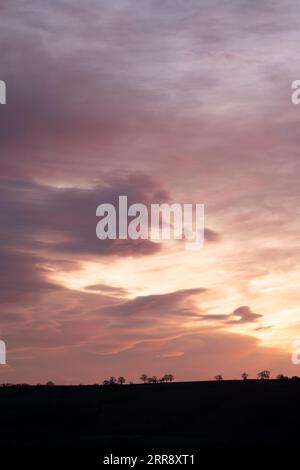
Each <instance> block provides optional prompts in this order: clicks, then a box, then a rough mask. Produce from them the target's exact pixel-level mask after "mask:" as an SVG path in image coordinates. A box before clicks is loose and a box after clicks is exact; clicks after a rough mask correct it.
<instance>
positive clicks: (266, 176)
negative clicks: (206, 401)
mask: <svg viewBox="0 0 300 470" xmlns="http://www.w3.org/2000/svg"><path fill="white" fill-rule="evenodd" d="M299 41H300V3H299V2H298V1H296V0H293V1H292V0H289V1H284V0H274V1H272V2H267V1H261V0H251V1H250V0H235V1H234V0H228V1H223V0H217V1H215V0H201V1H200V0H163V1H161V0H114V1H110V0H86V1H85V2H82V1H79V0H60V1H56V0H51V1H50V0H44V1H38V0H27V1H17V0H2V1H1V5H0V47H1V56H0V79H1V80H4V81H5V82H6V85H7V104H6V105H1V106H0V174H1V180H0V192H1V197H0V205H1V211H0V217H1V229H0V230H1V231H0V236H1V245H0V252H1V253H0V261H1V262H0V270H1V274H0V278H1V290H0V302H1V308H0V339H2V340H4V341H5V342H6V346H7V365H6V366H0V382H26V383H38V382H41V383H44V382H46V381H48V380H53V381H54V382H55V383H67V384H69V383H97V382H102V380H103V379H105V378H107V377H109V376H112V375H113V376H119V375H124V376H125V377H126V378H127V379H128V380H133V381H137V380H138V378H139V376H140V374H141V373H147V374H148V375H157V376H161V375H163V374H165V373H172V374H174V376H175V378H176V379H177V380H198V379H210V378H213V377H214V376H215V375H216V374H219V373H222V374H223V375H224V377H225V378H238V377H239V376H240V374H241V373H242V372H243V371H244V370H245V371H247V372H248V373H249V374H250V377H255V376H256V374H257V372H259V371H260V370H262V369H269V370H271V372H272V375H276V374H277V373H281V372H282V373H285V374H288V375H300V365H299V366H295V365H293V364H292V363H291V344H292V342H293V341H294V340H298V339H300V292H299V284H300V270H299V265H300V199H299V196H300V184H299V176H300V163H299V162H300V158H299V144H300V106H296V105H293V104H292V102H291V83H292V81H293V80H296V79H300V60H299V59H300V53H299ZM121 194H122V195H128V199H129V201H130V202H131V203H132V202H140V203H144V204H146V205H149V204H151V203H162V202H169V203H171V202H177V203H182V204H183V203H187V202H189V203H203V204H204V205H205V219H206V222H205V244H204V247H203V249H202V250H200V251H197V252H194V251H186V250H185V245H184V243H183V242H180V241H165V242H163V243H155V242H152V241H150V240H139V241H132V240H115V241H113V240H112V241H105V242H103V241H100V240H99V239H97V237H96V233H95V228H96V224H97V218H96V207H97V206H98V205H99V204H101V203H103V202H106V203H107V202H110V203H116V201H117V199H118V196H119V195H121Z"/></svg>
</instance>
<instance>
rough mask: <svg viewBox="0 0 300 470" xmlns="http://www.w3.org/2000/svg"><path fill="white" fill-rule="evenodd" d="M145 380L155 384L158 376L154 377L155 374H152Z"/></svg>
mask: <svg viewBox="0 0 300 470" xmlns="http://www.w3.org/2000/svg"><path fill="white" fill-rule="evenodd" d="M147 382H148V383H149V384H156V383H157V382H158V378H157V377H156V375H153V376H152V377H148V378H147Z"/></svg>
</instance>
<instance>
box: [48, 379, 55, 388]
mask: <svg viewBox="0 0 300 470" xmlns="http://www.w3.org/2000/svg"><path fill="white" fill-rule="evenodd" d="M46 385H47V387H54V382H52V381H51V380H49V382H47V383H46Z"/></svg>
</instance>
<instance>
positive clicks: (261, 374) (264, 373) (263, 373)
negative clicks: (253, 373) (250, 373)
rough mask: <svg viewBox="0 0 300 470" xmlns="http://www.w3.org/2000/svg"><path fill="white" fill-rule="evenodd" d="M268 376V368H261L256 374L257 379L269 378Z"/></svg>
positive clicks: (269, 374)
mask: <svg viewBox="0 0 300 470" xmlns="http://www.w3.org/2000/svg"><path fill="white" fill-rule="evenodd" d="M270 376H271V373H270V371H269V370H262V371H261V372H259V373H258V374H257V377H258V378H259V380H269V378H270Z"/></svg>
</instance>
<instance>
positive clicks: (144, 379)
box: [140, 374, 148, 383]
mask: <svg viewBox="0 0 300 470" xmlns="http://www.w3.org/2000/svg"><path fill="white" fill-rule="evenodd" d="M147 379H148V375H147V374H142V375H141V376H140V380H141V381H142V382H144V383H146V382H147Z"/></svg>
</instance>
